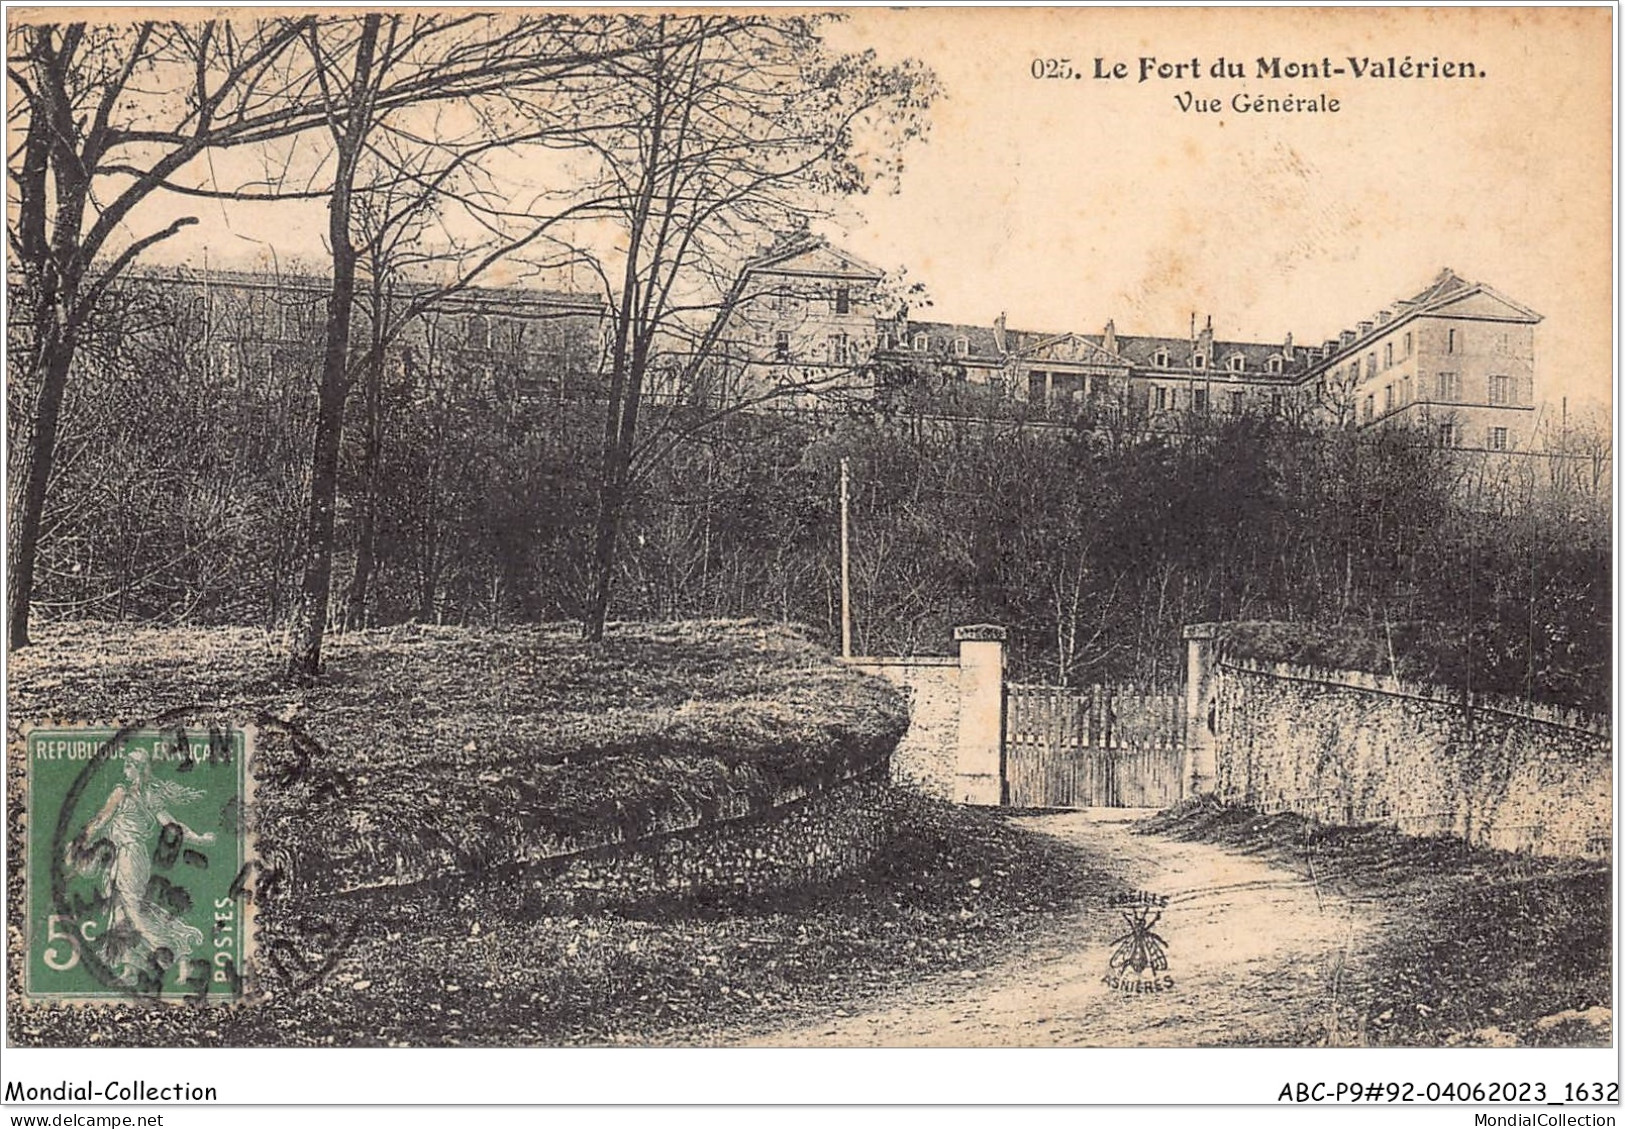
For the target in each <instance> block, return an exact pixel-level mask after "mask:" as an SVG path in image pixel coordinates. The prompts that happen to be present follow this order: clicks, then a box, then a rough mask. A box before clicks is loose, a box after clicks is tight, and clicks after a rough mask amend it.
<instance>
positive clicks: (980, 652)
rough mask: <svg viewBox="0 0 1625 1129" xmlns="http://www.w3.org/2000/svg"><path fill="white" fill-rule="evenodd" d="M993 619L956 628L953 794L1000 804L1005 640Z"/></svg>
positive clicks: (967, 800)
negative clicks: (956, 729) (956, 722)
mask: <svg viewBox="0 0 1625 1129" xmlns="http://www.w3.org/2000/svg"><path fill="white" fill-rule="evenodd" d="M1008 634H1009V633H1008V632H1006V631H1005V629H1004V628H1002V627H999V626H998V625H996V624H991V623H975V624H970V625H968V626H965V627H956V628H954V641H955V642H956V643H958V644H959V750H958V756H957V758H956V761H955V769H954V799H955V800H957V801H959V802H960V803H962V804H990V805H991V804H998V803H999V802H1000V800H1001V798H1002V797H1001V792H1002V784H1003V772H1002V761H1003V756H1004V641H1005V638H1006V637H1007V635H1008Z"/></svg>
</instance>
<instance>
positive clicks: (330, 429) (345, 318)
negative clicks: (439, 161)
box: [288, 13, 383, 684]
mask: <svg viewBox="0 0 1625 1129" xmlns="http://www.w3.org/2000/svg"><path fill="white" fill-rule="evenodd" d="M382 23H383V16H381V15H378V14H376V13H374V14H370V15H368V16H367V17H366V19H365V21H364V22H363V23H362V27H361V38H360V40H359V42H358V43H357V45H356V63H355V75H354V80H353V82H352V84H351V86H350V92H351V93H350V96H349V100H348V104H347V105H346V106H345V107H344V109H345V110H346V111H348V113H347V116H346V118H345V119H344V121H343V126H342V130H343V132H342V133H341V132H339V130H338V129H335V131H334V133H335V140H336V141H337V142H338V162H337V167H336V168H335V170H334V173H333V195H332V196H331V197H329V198H328V201H327V240H328V245H329V246H330V247H331V248H332V251H333V289H332V291H331V294H330V296H329V298H328V304H327V341H326V347H325V348H324V350H323V353H322V380H321V386H320V387H319V388H318V390H317V393H316V437H315V441H314V443H313V448H312V451H311V458H310V508H309V510H308V512H307V514H306V518H305V569H304V578H303V580H302V581H301V583H300V586H299V610H298V611H297V612H296V613H295V615H294V623H293V630H292V632H291V634H290V637H289V640H288V680H289V681H290V682H293V683H296V684H308V683H310V682H311V681H313V680H314V679H315V678H316V676H317V674H319V673H320V672H321V667H322V638H323V636H324V635H325V634H326V632H327V603H328V589H329V588H330V587H331V585H332V582H333V517H334V514H333V511H334V506H335V502H336V500H337V497H338V480H339V442H340V440H341V439H342V438H343V436H344V401H345V399H346V398H347V396H348V394H349V365H350V318H351V315H352V313H353V312H354V309H355V270H356V253H355V245H354V243H353V242H352V241H351V239H350V210H351V201H352V199H353V194H354V189H355V174H356V166H357V164H358V163H359V161H360V155H361V151H362V148H363V142H364V141H365V139H366V136H367V132H368V129H369V128H370V126H371V122H370V111H371V105H370V98H371V94H372V64H373V52H374V50H375V49H376V46H377V42H378V29H379V27H380V26H381V25H382Z"/></svg>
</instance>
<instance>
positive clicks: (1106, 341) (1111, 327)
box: [1100, 318, 1117, 353]
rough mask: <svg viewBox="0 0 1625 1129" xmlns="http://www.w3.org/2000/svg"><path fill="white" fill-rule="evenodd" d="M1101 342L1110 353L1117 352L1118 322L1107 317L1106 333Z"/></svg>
mask: <svg viewBox="0 0 1625 1129" xmlns="http://www.w3.org/2000/svg"><path fill="white" fill-rule="evenodd" d="M1100 344H1101V347H1102V348H1104V349H1105V350H1106V352H1108V353H1115V352H1117V324H1116V323H1115V322H1113V321H1112V319H1111V318H1107V319H1106V333H1105V335H1104V336H1103V337H1102V338H1101V342H1100Z"/></svg>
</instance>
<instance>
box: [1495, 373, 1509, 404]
mask: <svg viewBox="0 0 1625 1129" xmlns="http://www.w3.org/2000/svg"><path fill="white" fill-rule="evenodd" d="M1490 403H1492V404H1510V403H1512V380H1511V378H1510V377H1506V376H1491V377H1490Z"/></svg>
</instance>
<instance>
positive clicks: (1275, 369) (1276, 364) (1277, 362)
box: [1269, 357, 1285, 375]
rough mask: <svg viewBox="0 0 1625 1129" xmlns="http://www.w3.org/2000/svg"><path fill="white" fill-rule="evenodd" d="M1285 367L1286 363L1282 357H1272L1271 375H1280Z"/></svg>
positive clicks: (1270, 362) (1270, 363)
mask: <svg viewBox="0 0 1625 1129" xmlns="http://www.w3.org/2000/svg"><path fill="white" fill-rule="evenodd" d="M1284 366H1285V362H1284V361H1283V360H1282V359H1281V358H1280V357H1271V358H1270V360H1269V370H1270V372H1271V373H1274V374H1277V375H1279V373H1280V371H1281V369H1282V368H1283V367H1284Z"/></svg>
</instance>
